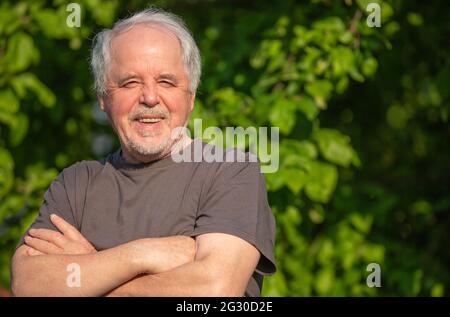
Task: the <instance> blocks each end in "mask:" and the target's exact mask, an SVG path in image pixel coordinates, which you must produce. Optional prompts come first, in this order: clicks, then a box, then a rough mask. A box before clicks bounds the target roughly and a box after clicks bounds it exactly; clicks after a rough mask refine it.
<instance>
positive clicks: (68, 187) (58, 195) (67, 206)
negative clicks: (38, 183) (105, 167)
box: [17, 165, 78, 248]
mask: <svg viewBox="0 0 450 317" xmlns="http://www.w3.org/2000/svg"><path fill="white" fill-rule="evenodd" d="M75 182H76V166H74V165H73V166H71V167H69V168H67V169H65V170H63V171H62V172H61V173H60V174H59V175H58V176H57V177H56V178H55V179H54V180H53V181H52V183H51V184H50V187H49V188H48V189H47V191H46V192H45V194H44V201H43V203H42V205H41V208H40V210H39V215H38V216H37V218H36V219H35V220H34V222H33V223H32V224H31V225H30V227H29V228H28V230H27V231H26V233H25V234H24V235H23V236H22V238H21V239H20V242H19V243H18V245H17V248H18V247H20V246H21V245H22V244H24V238H25V236H26V235H27V234H28V231H29V230H30V229H51V230H55V231H58V229H57V228H56V227H55V226H54V225H53V223H52V222H51V220H50V215H51V214H53V213H54V214H57V215H58V216H60V217H62V218H63V219H64V220H66V221H67V222H68V223H70V224H71V225H73V226H74V227H75V228H78V226H77V223H76V219H75V217H74V213H73V208H72V206H73V192H74V190H73V189H74V188H72V187H74V186H73V185H75ZM71 196H72V197H71Z"/></svg>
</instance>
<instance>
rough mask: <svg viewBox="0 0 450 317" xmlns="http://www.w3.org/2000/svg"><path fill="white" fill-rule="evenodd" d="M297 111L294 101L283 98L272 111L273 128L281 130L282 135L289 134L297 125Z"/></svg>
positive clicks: (270, 116)
mask: <svg viewBox="0 0 450 317" xmlns="http://www.w3.org/2000/svg"><path fill="white" fill-rule="evenodd" d="M295 110H296V106H295V103H294V102H293V101H292V100H288V99H285V98H282V99H280V100H279V101H277V102H276V103H275V105H274V106H273V108H272V110H271V111H270V114H269V120H270V122H271V124H272V125H273V126H275V127H279V128H280V132H281V133H283V134H289V133H290V132H291V130H292V128H293V127H294V125H295V121H296V116H295Z"/></svg>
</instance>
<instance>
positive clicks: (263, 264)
mask: <svg viewBox="0 0 450 317" xmlns="http://www.w3.org/2000/svg"><path fill="white" fill-rule="evenodd" d="M198 144H200V145H201V146H206V144H205V143H203V142H201V141H200V140H194V142H193V143H191V145H189V146H187V147H186V148H185V149H184V151H188V152H187V153H189V155H190V157H191V158H194V156H193V152H194V151H193V149H194V145H195V147H197V148H198ZM214 149H217V148H214ZM231 151H233V153H235V152H237V151H235V150H231ZM184 153H186V152H184ZM213 153H214V152H213ZM228 154H230V152H227V153H226V152H223V157H224V158H225V157H226V156H227V155H228ZM245 155H246V159H247V160H246V162H211V163H208V162H205V161H202V162H181V163H176V162H174V161H173V160H172V158H171V157H170V156H169V157H167V158H164V159H161V160H158V161H154V162H151V163H147V164H130V163H127V162H126V161H124V159H123V158H122V155H121V150H118V151H117V152H115V153H113V154H110V155H108V156H107V157H106V158H105V159H103V160H101V161H82V162H78V163H75V164H74V165H72V166H70V167H68V168H66V169H64V170H63V171H62V172H61V174H59V175H58V177H57V178H56V179H55V180H54V181H53V182H52V184H51V185H50V187H49V189H48V190H47V192H46V193H45V196H44V203H43V205H42V207H41V209H40V212H39V216H38V217H37V219H36V220H35V221H34V223H33V224H32V225H31V226H30V229H31V228H47V229H53V230H57V229H56V227H55V226H54V225H53V224H52V223H51V221H50V218H49V216H50V214H52V213H56V214H58V215H60V216H61V217H63V218H64V219H65V220H66V221H68V222H69V223H71V224H72V225H73V226H74V227H76V228H77V229H78V230H79V231H80V232H81V233H82V234H83V236H84V237H85V238H86V239H87V240H89V241H90V242H91V243H92V245H93V246H94V247H95V248H96V249H97V250H99V251H100V250H104V249H108V248H112V247H115V246H117V245H120V244H123V243H126V242H128V241H132V240H136V239H141V238H150V237H166V236H173V235H185V236H192V237H194V236H198V235H201V234H205V233H212V232H219V233H227V234H231V235H234V236H237V237H239V238H242V239H244V240H245V241H247V242H249V243H251V244H252V245H254V246H255V247H256V248H257V249H258V250H259V251H260V253H261V258H260V261H259V263H258V265H257V268H256V270H255V272H254V274H253V276H252V278H251V279H250V281H249V284H248V286H247V290H246V293H245V295H246V296H259V295H260V290H261V287H262V275H269V274H272V273H274V272H275V258H274V242H275V241H274V240H275V219H274V217H273V214H272V212H271V209H270V207H269V204H268V201H267V191H266V185H265V179H264V176H263V174H261V172H260V165H259V163H258V162H249V161H248V159H249V157H250V156H249V155H250V154H248V153H246V154H245ZM21 244H23V237H22V240H21V242H20V243H19V245H21ZM243 256H245V255H243Z"/></svg>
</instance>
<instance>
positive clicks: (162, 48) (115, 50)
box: [110, 24, 182, 64]
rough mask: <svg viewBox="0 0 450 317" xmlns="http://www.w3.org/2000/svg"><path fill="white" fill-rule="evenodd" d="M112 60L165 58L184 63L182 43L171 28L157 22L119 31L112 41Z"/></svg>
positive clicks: (120, 61)
mask: <svg viewBox="0 0 450 317" xmlns="http://www.w3.org/2000/svg"><path fill="white" fill-rule="evenodd" d="M110 52H111V61H114V62H116V63H118V64H124V63H128V62H130V61H137V60H142V61H145V60H146V59H148V60H150V59H154V58H164V59H166V60H168V61H169V62H170V63H176V64H178V63H182V52H181V44H180V41H179V39H178V38H177V37H176V35H175V34H173V33H172V32H171V31H170V30H167V29H166V28H163V27H162V26H160V25H156V24H150V25H149V24H138V25H135V26H133V27H131V28H129V29H126V30H124V31H120V32H118V33H117V34H116V35H115V36H114V37H113V39H112V41H111V50H110Z"/></svg>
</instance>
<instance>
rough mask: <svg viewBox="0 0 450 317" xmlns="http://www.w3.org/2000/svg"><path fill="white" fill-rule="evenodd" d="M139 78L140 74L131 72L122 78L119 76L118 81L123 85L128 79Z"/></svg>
mask: <svg viewBox="0 0 450 317" xmlns="http://www.w3.org/2000/svg"><path fill="white" fill-rule="evenodd" d="M137 78H139V76H137V75H133V74H129V75H125V76H124V77H122V78H119V80H118V83H119V85H122V84H123V83H125V82H126V81H128V80H130V79H137Z"/></svg>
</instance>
